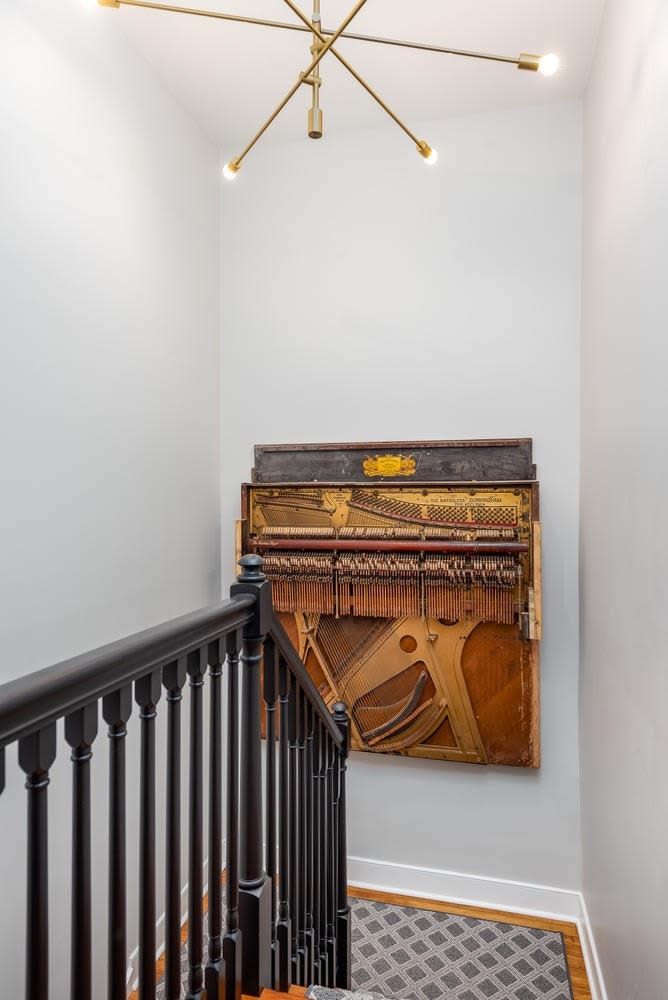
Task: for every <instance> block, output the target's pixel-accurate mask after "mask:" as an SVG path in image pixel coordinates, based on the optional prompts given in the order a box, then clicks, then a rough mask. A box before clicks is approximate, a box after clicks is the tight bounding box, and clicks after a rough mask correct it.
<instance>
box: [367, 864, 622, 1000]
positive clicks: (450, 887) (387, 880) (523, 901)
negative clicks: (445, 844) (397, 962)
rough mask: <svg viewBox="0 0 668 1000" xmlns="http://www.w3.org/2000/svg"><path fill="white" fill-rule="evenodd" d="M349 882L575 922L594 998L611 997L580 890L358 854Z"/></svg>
mask: <svg viewBox="0 0 668 1000" xmlns="http://www.w3.org/2000/svg"><path fill="white" fill-rule="evenodd" d="M348 882H349V884H350V885H351V886H359V887H360V888H364V889H377V890H379V891H381V892H391V893H398V894H403V895H407V896H422V897H424V898H425V899H438V900H442V901H444V902H449V903H461V904H463V905H465V906H479V907H487V908H488V909H498V910H507V911H508V912H510V913H517V914H527V915H529V916H534V917H542V918H545V919H548V920H566V921H569V922H571V923H574V924H576V925H577V928H578V933H579V936H580V942H581V944H582V953H583V956H584V960H585V965H586V968H587V975H588V977H589V985H590V988H591V993H592V998H593V1000H607V994H606V991H605V985H604V983H603V976H602V974H601V966H600V963H599V960H598V954H597V952H596V945H595V942H594V937H593V934H592V929H591V924H590V922H589V915H588V913H587V907H586V905H585V901H584V897H583V896H582V893H581V892H578V891H577V890H575V889H561V888H557V887H555V886H549V885H535V884H533V883H531V882H514V881H511V880H510V879H499V878H489V877H488V876H486V875H470V874H463V873H461V872H449V871H444V870H442V869H439V868H423V867H420V866H417V865H404V864H398V863H396V862H390V861H378V860H375V859H373V858H357V857H350V858H348Z"/></svg>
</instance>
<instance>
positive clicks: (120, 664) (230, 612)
mask: <svg viewBox="0 0 668 1000" xmlns="http://www.w3.org/2000/svg"><path fill="white" fill-rule="evenodd" d="M254 604H255V599H254V598H253V596H252V595H240V596H238V597H232V598H229V599H228V600H225V601H221V602H220V603H219V604H214V605H212V606H211V607H209V608H201V609H200V610H199V611H193V612H191V613H190V614H187V615H181V617H179V618H174V619H173V620H172V621H169V622H165V623H163V624H161V625H154V626H152V627H151V628H147V629H144V631H143V632H137V633H136V634H135V635H130V636H127V637H126V638H124V639H118V640H117V641H116V642H110V643H109V644H108V645H106V646H100V647H99V649H94V650H92V651H91V652H89V653H81V654H80V655H79V656H73V657H72V658H71V659H69V660H63V661H62V662H61V663H56V664H54V666H52V667H45V668H44V669H42V670H36V671H35V672H34V673H31V674H28V675H27V676H25V677H18V678H17V679H16V680H13V681H8V682H7V683H5V684H2V685H0V748H2V747H6V746H8V745H9V744H10V743H14V742H15V741H16V740H19V739H22V738H23V737H24V736H29V735H30V733H33V732H37V731H38V730H40V729H43V728H44V727H45V726H47V725H48V724H49V723H51V722H55V721H57V720H58V719H61V718H62V717H63V716H64V715H70V714H71V713H72V712H75V711H77V709H80V708H83V707H85V706H86V705H88V704H90V702H92V701H97V700H99V699H100V698H103V697H105V696H106V695H108V694H113V692H115V691H117V690H118V689H119V688H120V687H123V686H124V685H126V684H131V683H133V682H134V681H136V680H139V679H140V678H141V677H144V676H145V675H146V674H149V673H152V672H153V671H155V670H159V669H160V668H161V667H163V666H165V665H166V664H168V663H171V662H173V661H174V660H178V659H180V658H181V657H182V656H186V655H187V654H188V653H190V652H192V651H193V650H196V649H200V648H202V647H203V646H206V645H207V643H209V642H213V641H214V640H215V639H217V638H218V637H219V636H220V635H221V633H222V632H225V633H228V632H232V631H234V630H236V629H239V628H242V627H243V626H244V625H245V624H246V623H247V622H249V621H251V620H252V618H253V606H254Z"/></svg>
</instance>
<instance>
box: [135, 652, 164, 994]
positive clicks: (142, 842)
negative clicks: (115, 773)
mask: <svg viewBox="0 0 668 1000" xmlns="http://www.w3.org/2000/svg"><path fill="white" fill-rule="evenodd" d="M159 700H160V671H158V670H156V671H154V672H153V673H151V674H148V675H147V676H146V677H142V678H141V680H138V681H137V682H136V683H135V701H136V702H137V704H138V705H139V719H140V726H141V759H140V780H139V1000H155V947H156V942H155V718H156V715H157V711H156V706H157V704H158V702H159Z"/></svg>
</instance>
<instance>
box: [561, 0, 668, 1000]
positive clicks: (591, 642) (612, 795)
mask: <svg viewBox="0 0 668 1000" xmlns="http://www.w3.org/2000/svg"><path fill="white" fill-rule="evenodd" d="M667 52H668V9H667V8H666V4H665V2H663V0H608V4H607V8H606V12H605V16H604V20H603V24H602V28H601V34H600V37H599V44H598V52H597V58H596V62H595V65H594V69H593V73H592V78H591V81H590V85H589V89H588V92H587V97H586V115H585V147H584V154H585V155H584V164H585V199H584V205H585V213H584V258H583V264H584V272H583V273H584V285H583V304H584V313H583V333H582V338H583V342H582V471H581V475H582V506H581V540H582V544H581V560H582V561H581V587H582V608H583V613H582V699H581V702H582V769H583V785H582V815H583V847H584V851H583V853H584V890H585V897H586V900H587V904H588V907H589V912H590V916H591V919H592V924H593V927H594V932H595V936H596V940H597V944H598V950H599V954H600V957H601V961H602V966H603V972H604V975H605V979H606V984H607V990H608V995H609V998H610V1000H658V998H659V997H665V996H666V995H667V994H668V986H667V982H668V976H667V974H666V965H665V949H666V940H668V918H667V917H666V905H665V901H666V897H667V896H668V855H667V853H666V842H667V839H668V782H667V781H666V774H665V753H664V746H665V732H666V718H667V716H668V681H667V678H668V672H667V671H666V648H667V646H668V620H667V618H666V597H667V587H666V579H665V574H664V571H663V565H662V559H663V558H664V556H665V552H666V549H667V543H668V533H667V531H666V517H665V503H664V501H665V496H666V493H667V492H668V462H667V459H668V446H667V444H666V440H667V439H666V426H667V424H668V396H667V394H666V385H665V372H666V365H667V364H668V348H667V346H666V315H668V283H667V282H666V254H667V249H668V243H667V234H668V58H667V57H666V53H667Z"/></svg>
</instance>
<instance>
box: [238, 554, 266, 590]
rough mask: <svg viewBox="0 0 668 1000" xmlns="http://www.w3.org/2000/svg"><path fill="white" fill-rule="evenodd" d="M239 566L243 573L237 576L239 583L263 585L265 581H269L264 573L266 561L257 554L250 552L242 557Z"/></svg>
mask: <svg viewBox="0 0 668 1000" xmlns="http://www.w3.org/2000/svg"><path fill="white" fill-rule="evenodd" d="M238 565H239V566H241V572H240V573H238V574H237V580H238V581H239V583H262V581H263V580H266V579H267V578H266V576H265V575H264V573H263V572H262V567H263V566H264V559H263V558H262V556H259V555H258V554H257V553H256V552H249V553H248V555H245V556H242V557H241V559H240V560H239V563H238Z"/></svg>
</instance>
